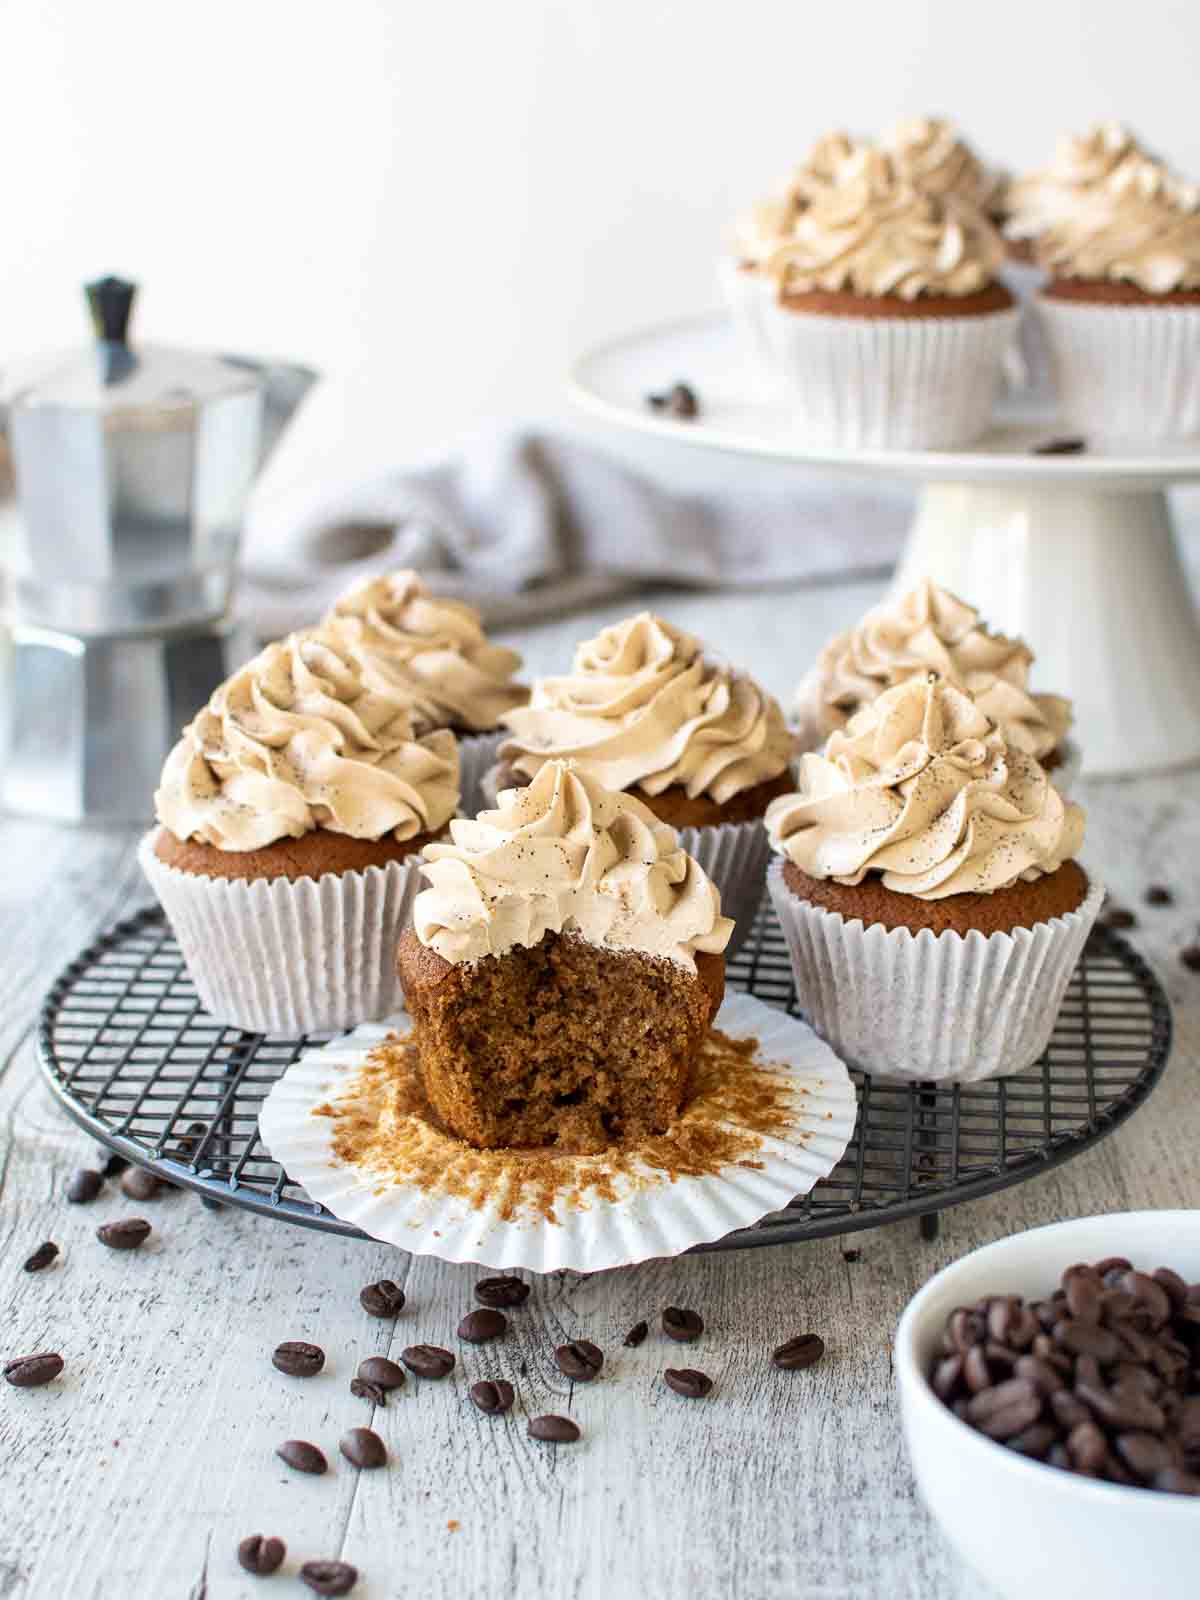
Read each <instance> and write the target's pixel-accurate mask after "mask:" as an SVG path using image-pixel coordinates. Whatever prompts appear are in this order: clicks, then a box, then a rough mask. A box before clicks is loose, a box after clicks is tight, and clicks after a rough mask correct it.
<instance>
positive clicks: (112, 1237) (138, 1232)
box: [96, 1217, 152, 1250]
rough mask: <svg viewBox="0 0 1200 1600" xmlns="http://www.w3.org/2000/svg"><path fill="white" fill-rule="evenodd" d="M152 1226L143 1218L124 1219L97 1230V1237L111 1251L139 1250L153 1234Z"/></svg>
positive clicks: (107, 1223) (108, 1223) (106, 1224)
mask: <svg viewBox="0 0 1200 1600" xmlns="http://www.w3.org/2000/svg"><path fill="white" fill-rule="evenodd" d="M151 1231H152V1230H151V1228H150V1224H149V1223H148V1222H146V1221H144V1220H143V1219H142V1218H141V1217H122V1218H121V1220H120V1221H119V1222H106V1223H105V1224H104V1225H103V1227H100V1228H97V1229H96V1237H97V1239H99V1241H100V1243H101V1244H106V1245H107V1246H108V1248H109V1249H110V1250H137V1249H138V1248H139V1247H140V1246H141V1245H144V1244H145V1242H146V1240H147V1239H148V1238H149V1237H150V1234H151Z"/></svg>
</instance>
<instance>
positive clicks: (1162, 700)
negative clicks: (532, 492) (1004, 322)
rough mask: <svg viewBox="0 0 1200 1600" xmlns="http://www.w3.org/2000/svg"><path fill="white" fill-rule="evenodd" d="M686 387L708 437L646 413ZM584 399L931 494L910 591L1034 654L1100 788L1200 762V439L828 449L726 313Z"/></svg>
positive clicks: (650, 352) (1048, 423)
mask: <svg viewBox="0 0 1200 1600" xmlns="http://www.w3.org/2000/svg"><path fill="white" fill-rule="evenodd" d="M680 380H682V381H685V382H687V383H688V384H689V385H690V386H691V387H692V388H693V389H694V390H695V392H696V393H697V395H698V396H699V399H700V404H701V415H700V416H699V417H698V418H697V419H696V420H695V421H691V422H683V421H677V420H675V419H673V418H671V417H668V416H665V415H664V414H663V413H662V412H660V411H655V410H653V409H651V408H650V407H649V406H648V405H647V402H646V396H647V394H648V393H650V392H651V391H660V390H664V389H667V388H669V386H670V385H671V384H672V383H674V382H676V381H680ZM570 393H571V397H572V399H573V400H574V401H575V402H576V404H578V405H579V406H581V407H582V408H584V409H585V410H587V411H589V412H590V413H592V414H593V415H595V416H598V417H601V418H603V419H604V420H606V421H608V422H611V423H615V424H617V425H618V426H620V427H623V428H632V429H637V430H639V431H640V432H643V433H649V434H655V435H657V436H659V437H660V438H666V439H672V440H675V441H677V442H679V443H681V444H690V445H692V446H700V447H702V448H706V449H710V450H728V451H736V452H739V453H742V454H749V455H759V456H765V457H770V458H773V459H775V460H778V461H786V462H790V463H792V464H793V465H795V464H801V465H807V466H811V467H814V468H818V469H827V470H829V471H843V472H850V473H854V474H856V475H858V476H862V475H864V474H885V475H888V476H890V477H893V478H902V479H908V480H911V481H912V482H915V483H918V484H920V485H921V490H920V495H919V499H918V504H917V511H916V516H915V519H914V521H913V525H912V530H911V532H910V534H909V539H908V546H907V548H906V550H905V553H904V557H903V559H902V561H901V563H900V566H899V568H898V570H897V575H896V579H895V583H896V587H897V588H898V589H904V588H908V587H911V586H912V584H913V583H914V582H915V581H916V580H917V579H918V578H921V577H924V576H929V577H932V578H933V579H935V580H936V581H937V582H938V583H941V584H944V585H945V586H946V587H947V588H950V589H953V590H954V591H955V592H956V593H958V594H961V595H962V596H963V597H964V598H966V599H968V600H970V601H971V602H972V604H975V605H978V606H979V608H980V610H981V611H982V612H983V614H984V616H985V617H986V619H987V621H988V622H989V623H990V624H991V625H992V626H993V627H996V628H999V629H1002V630H1003V631H1004V632H1005V633H1014V634H1020V635H1021V636H1022V637H1024V638H1026V639H1028V640H1029V641H1030V642H1031V644H1032V645H1033V647H1034V649H1035V651H1036V654H1037V686H1038V687H1039V688H1042V689H1052V690H1055V691H1057V692H1060V693H1063V694H1067V695H1069V696H1070V697H1071V698H1072V699H1073V701H1074V702H1075V710H1076V716H1077V719H1078V733H1079V738H1080V742H1081V744H1082V746H1083V752H1084V771H1085V772H1086V773H1088V774H1089V775H1093V776H1100V775H1104V776H1116V775H1123V774H1131V773H1140V772H1150V771H1161V770H1164V769H1166V768H1171V767H1180V766H1185V765H1188V764H1190V763H1192V762H1194V761H1196V760H1200V619H1198V618H1197V614H1196V609H1195V606H1194V604H1193V602H1192V599H1191V594H1190V591H1189V588H1188V582H1187V577H1186V575H1185V573H1184V570H1183V567H1182V565H1181V563H1180V560H1179V555H1178V552H1177V549H1176V545H1175V537H1174V532H1173V529H1172V526H1171V515H1170V510H1169V507H1168V504H1167V496H1166V490H1167V487H1168V486H1169V485H1170V484H1173V483H1185V482H1189V481H1200V441H1198V442H1197V444H1196V446H1195V447H1188V446H1186V445H1179V444H1174V445H1171V446H1169V447H1163V448H1153V447H1145V446H1140V447H1138V449H1137V450H1136V452H1134V451H1133V450H1126V449H1123V448H1120V447H1116V446H1113V445H1108V446H1104V445H1097V446H1094V447H1091V448H1089V449H1088V450H1087V451H1086V452H1085V453H1083V454H1080V455H1034V454H1032V450H1033V447H1034V445H1036V444H1038V443H1044V442H1046V441H1048V440H1051V439H1054V438H1056V437H1061V436H1062V434H1063V433H1064V431H1065V430H1064V429H1063V428H1062V427H1061V425H1058V426H1056V424H1055V422H1054V419H1053V416H1052V415H1049V414H1046V413H1042V415H1041V416H1040V417H1039V416H1038V415H1037V414H1035V413H1033V412H1032V411H1029V410H1026V411H1025V412H1024V413H1022V412H1019V411H1017V410H1016V409H1005V408H1002V409H1001V410H1000V411H998V413H997V420H996V425H995V426H994V427H993V429H992V430H991V431H990V432H989V433H988V434H987V435H986V436H985V437H984V438H983V439H981V440H980V441H979V442H978V444H975V445H973V446H972V447H971V448H970V449H965V450H928V451H918V450H896V451H887V450H833V449H825V448H821V447H815V448H814V447H812V446H810V445H808V444H806V443H805V442H804V440H803V439H802V438H799V437H798V436H797V432H796V428H795V424H794V423H793V421H792V419H791V417H790V415H789V412H788V409H787V407H786V405H785V404H782V403H781V402H780V401H779V400H778V399H777V398H775V397H774V396H772V395H770V394H768V393H766V392H764V387H763V385H762V384H761V382H760V381H759V380H758V379H757V377H756V376H755V374H753V373H752V372H751V371H750V370H749V368H748V367H747V365H746V364H745V363H744V362H743V360H742V356H741V352H740V347H739V346H738V344H737V342H736V340H735V336H734V329H733V325H732V323H731V322H730V321H729V320H728V319H727V318H726V317H725V316H724V315H722V314H719V313H714V314H712V315H709V316H705V317H694V318H690V319H688V320H686V321H679V322H671V323H666V324H661V325H659V326H657V327H655V328H651V329H648V330H646V331H645V332H641V333H634V334H629V335H626V336H625V337H623V338H620V339H616V340H613V341H612V342H610V343H608V344H605V345H602V346H599V347H598V348H596V349H594V350H592V351H590V352H589V353H588V354H587V355H585V356H584V357H583V358H582V359H581V360H580V361H579V362H578V363H577V364H576V366H575V368H574V370H573V372H572V374H571V379H570Z"/></svg>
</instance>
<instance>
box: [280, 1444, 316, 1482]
mask: <svg viewBox="0 0 1200 1600" xmlns="http://www.w3.org/2000/svg"><path fill="white" fill-rule="evenodd" d="M275 1454H276V1455H277V1456H278V1457H279V1459H280V1460H281V1461H286V1462H287V1464H288V1466H289V1467H294V1468H295V1470H296V1471H297V1472H307V1473H310V1474H312V1475H313V1476H314V1477H320V1475H321V1474H322V1473H323V1472H327V1471H328V1470H329V1463H328V1461H326V1459H325V1452H324V1451H323V1450H318V1449H317V1447H316V1445H315V1444H309V1443H308V1441H307V1439H285V1440H284V1442H283V1443H282V1444H281V1445H280V1446H279V1448H278V1450H276V1452H275Z"/></svg>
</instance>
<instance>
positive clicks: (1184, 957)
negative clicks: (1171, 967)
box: [1179, 944, 1200, 972]
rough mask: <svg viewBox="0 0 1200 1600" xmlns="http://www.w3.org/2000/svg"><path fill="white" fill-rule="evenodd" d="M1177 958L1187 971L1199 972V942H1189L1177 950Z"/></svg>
mask: <svg viewBox="0 0 1200 1600" xmlns="http://www.w3.org/2000/svg"><path fill="white" fill-rule="evenodd" d="M1179 959H1180V961H1182V962H1183V964H1184V966H1185V967H1186V968H1187V969H1188V971H1189V972H1200V944H1189V945H1187V946H1186V947H1185V948H1184V949H1183V950H1181V951H1180V952H1179Z"/></svg>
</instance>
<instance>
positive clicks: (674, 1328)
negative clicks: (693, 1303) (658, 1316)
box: [662, 1306, 704, 1344]
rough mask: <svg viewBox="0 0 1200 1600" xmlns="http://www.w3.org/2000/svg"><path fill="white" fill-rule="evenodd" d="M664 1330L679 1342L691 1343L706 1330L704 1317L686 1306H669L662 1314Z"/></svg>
mask: <svg viewBox="0 0 1200 1600" xmlns="http://www.w3.org/2000/svg"><path fill="white" fill-rule="evenodd" d="M662 1330H663V1332H664V1333H665V1334H666V1335H667V1337H668V1338H669V1339H674V1340H676V1341H677V1342H678V1343H679V1344H691V1343H692V1342H693V1340H695V1339H698V1338H699V1337H700V1335H701V1334H702V1333H703V1332H704V1318H703V1317H702V1316H701V1315H700V1313H699V1312H698V1311H691V1310H689V1309H688V1308H687V1307H685V1306H668V1307H667V1308H666V1310H665V1311H664V1312H663V1314H662Z"/></svg>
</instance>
